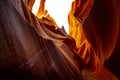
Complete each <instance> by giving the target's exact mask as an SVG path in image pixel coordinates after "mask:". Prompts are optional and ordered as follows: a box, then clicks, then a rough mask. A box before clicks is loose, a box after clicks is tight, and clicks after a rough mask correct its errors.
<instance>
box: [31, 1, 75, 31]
mask: <svg viewBox="0 0 120 80" xmlns="http://www.w3.org/2000/svg"><path fill="white" fill-rule="evenodd" d="M72 2H73V0H46V2H45V10H48V13H49V14H50V16H51V17H53V18H54V20H55V21H56V23H57V25H58V26H59V27H62V26H64V28H65V30H66V32H67V33H68V32H69V25H68V13H69V11H70V8H71V4H72ZM39 3H40V1H39V0H35V3H34V6H33V11H32V12H33V13H34V14H36V13H37V11H38V8H39V5H40V4H39Z"/></svg>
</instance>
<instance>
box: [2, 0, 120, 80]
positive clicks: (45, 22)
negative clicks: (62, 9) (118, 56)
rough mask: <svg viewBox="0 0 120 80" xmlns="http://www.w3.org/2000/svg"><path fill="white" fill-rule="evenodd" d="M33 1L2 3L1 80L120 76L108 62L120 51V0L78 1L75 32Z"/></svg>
mask: <svg viewBox="0 0 120 80" xmlns="http://www.w3.org/2000/svg"><path fill="white" fill-rule="evenodd" d="M44 2H45V0H41V4H42V5H41V6H40V8H39V11H38V14H37V16H41V14H44V7H43V6H44ZM33 3H34V0H2V1H1V2H0V10H1V12H0V80H118V78H117V77H119V76H117V77H115V76H114V74H112V73H111V72H110V71H108V70H107V69H106V68H105V67H104V62H105V61H106V60H107V59H109V57H110V58H111V57H112V56H113V55H112V53H114V54H115V52H114V50H116V51H119V48H117V47H116V46H115V45H116V43H118V44H117V46H119V41H118V40H119V36H118V34H119V1H117V0H109V1H104V0H96V1H93V0H84V1H81V0H76V1H74V2H73V4H72V8H71V11H70V13H69V25H70V30H69V31H70V32H69V33H70V35H68V34H66V32H65V31H64V28H58V26H57V24H56V23H55V21H54V19H53V18H51V17H50V16H49V15H48V16H47V17H40V18H38V17H36V16H35V15H33V14H32V13H31V10H32V6H33ZM93 4H94V6H93ZM100 7H102V8H100ZM99 8H100V9H99ZM90 11H91V12H90ZM117 41H118V42H117ZM118 53H119V52H118ZM107 65H109V60H108V62H106V66H107ZM108 69H112V68H109V67H108Z"/></svg>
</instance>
